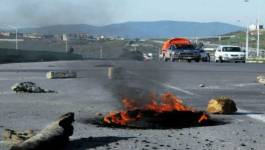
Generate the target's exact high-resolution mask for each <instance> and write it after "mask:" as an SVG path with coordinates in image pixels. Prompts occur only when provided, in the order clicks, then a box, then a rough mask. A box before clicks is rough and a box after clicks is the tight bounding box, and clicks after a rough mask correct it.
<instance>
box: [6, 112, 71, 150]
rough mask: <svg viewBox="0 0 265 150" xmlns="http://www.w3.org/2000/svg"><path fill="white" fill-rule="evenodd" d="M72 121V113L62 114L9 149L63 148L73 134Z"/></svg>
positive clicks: (45, 149)
mask: <svg viewBox="0 0 265 150" xmlns="http://www.w3.org/2000/svg"><path fill="white" fill-rule="evenodd" d="M73 122H74V113H67V114H64V115H62V116H61V117H60V118H59V119H58V120H57V121H54V122H52V123H51V124H50V125H48V127H46V128H44V129H43V130H41V131H40V132H39V133H37V134H36V135H34V136H32V137H31V138H29V139H27V140H25V141H23V142H21V143H18V144H15V145H13V146H12V147H11V149H10V150H48V149H63V147H64V146H65V145H66V144H67V143H68V142H69V137H70V136H71V135H73V130H74V128H73V126H72V123H73Z"/></svg>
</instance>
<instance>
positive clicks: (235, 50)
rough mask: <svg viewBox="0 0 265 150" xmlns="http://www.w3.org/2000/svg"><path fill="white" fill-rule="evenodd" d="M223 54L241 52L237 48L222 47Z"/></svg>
mask: <svg viewBox="0 0 265 150" xmlns="http://www.w3.org/2000/svg"><path fill="white" fill-rule="evenodd" d="M223 51H224V52H241V49H240V48H239V47H223Z"/></svg>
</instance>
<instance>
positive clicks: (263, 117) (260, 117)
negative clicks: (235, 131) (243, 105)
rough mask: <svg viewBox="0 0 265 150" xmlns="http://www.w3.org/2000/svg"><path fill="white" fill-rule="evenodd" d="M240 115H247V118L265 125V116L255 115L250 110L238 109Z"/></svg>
mask: <svg viewBox="0 0 265 150" xmlns="http://www.w3.org/2000/svg"><path fill="white" fill-rule="evenodd" d="M237 112H239V113H246V116H247V117H249V118H252V119H255V120H259V121H261V122H264V123H265V114H255V113H252V112H251V111H248V110H243V109H238V111H237Z"/></svg>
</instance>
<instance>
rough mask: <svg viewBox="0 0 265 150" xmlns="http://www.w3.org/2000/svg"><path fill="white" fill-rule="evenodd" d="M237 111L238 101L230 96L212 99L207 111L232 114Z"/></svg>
mask: <svg viewBox="0 0 265 150" xmlns="http://www.w3.org/2000/svg"><path fill="white" fill-rule="evenodd" d="M236 111H237V107H236V103H235V102H234V101H233V100H232V99H230V98H229V97H225V96H221V97H217V98H214V99H211V100H210V101H209V103H208V106H207V112H209V113H213V114H232V113H235V112H236Z"/></svg>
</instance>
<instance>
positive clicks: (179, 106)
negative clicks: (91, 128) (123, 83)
mask: <svg viewBox="0 0 265 150" xmlns="http://www.w3.org/2000/svg"><path fill="white" fill-rule="evenodd" d="M150 99H151V100H150V102H148V103H147V104H145V105H140V104H139V103H137V102H136V101H134V100H131V99H129V98H125V99H123V100H122V103H123V109H124V110H122V111H120V112H110V113H108V114H107V115H106V116H105V117H104V123H106V124H112V125H113V124H114V125H119V126H126V125H127V124H129V123H131V122H134V121H137V120H140V119H142V118H143V117H144V113H145V112H152V113H154V114H161V113H165V112H173V111H179V112H196V111H195V110H194V109H192V108H190V107H187V106H185V105H184V104H183V101H182V100H181V99H180V98H178V97H176V96H175V95H173V94H172V93H169V92H167V93H164V94H162V95H161V96H160V97H157V96H154V94H152V95H151V96H150ZM154 116H155V115H154ZM208 119H209V116H208V115H207V114H205V113H203V114H202V115H201V116H200V117H199V118H198V121H197V122H198V123H203V122H205V121H206V120H208Z"/></svg>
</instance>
